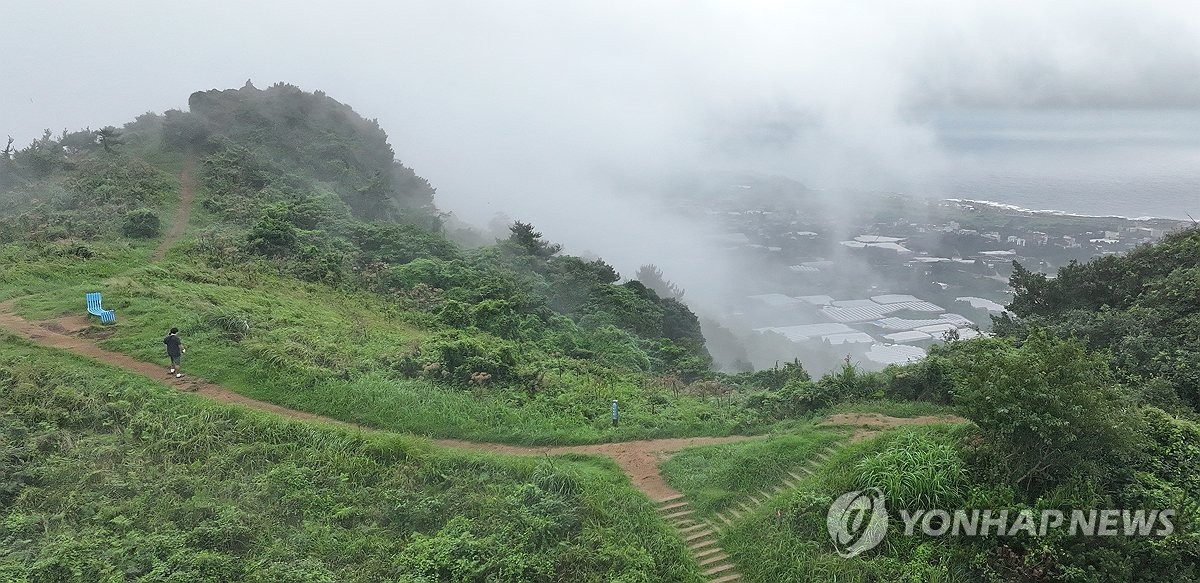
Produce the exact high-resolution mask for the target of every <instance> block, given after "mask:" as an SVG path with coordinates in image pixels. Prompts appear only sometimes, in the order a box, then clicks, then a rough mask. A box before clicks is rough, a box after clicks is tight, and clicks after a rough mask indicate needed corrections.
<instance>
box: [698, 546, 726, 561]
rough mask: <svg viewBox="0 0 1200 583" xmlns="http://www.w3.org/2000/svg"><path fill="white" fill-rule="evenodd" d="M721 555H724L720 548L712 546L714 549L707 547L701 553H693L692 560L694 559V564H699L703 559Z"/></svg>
mask: <svg viewBox="0 0 1200 583" xmlns="http://www.w3.org/2000/svg"><path fill="white" fill-rule="evenodd" d="M723 554H725V552H724V551H722V550H721V547H715V546H714V547H708V548H707V549H704V550H701V551H696V552H693V553H692V558H694V559H696V562H700V561H703V560H704V559H706V558H708V557H711V556H713V555H723Z"/></svg>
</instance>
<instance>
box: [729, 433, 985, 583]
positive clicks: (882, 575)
mask: <svg viewBox="0 0 1200 583" xmlns="http://www.w3.org/2000/svg"><path fill="white" fill-rule="evenodd" d="M955 431H956V430H954V429H949V428H947V427H945V426H936V427H910V428H902V429H897V430H895V431H892V432H888V433H887V434H885V435H883V436H880V437H878V438H876V439H871V440H867V441H864V442H860V443H855V444H850V445H847V446H846V447H844V448H842V449H840V450H838V451H837V452H836V453H834V454H833V455H832V456H831V457H830V459H829V461H828V462H826V463H825V464H823V465H822V466H821V467H820V468H819V469H818V470H817V471H815V472H814V473H812V474H811V475H808V476H806V477H805V478H804V479H803V480H801V481H799V482H798V484H797V487H796V488H795V489H793V490H787V491H784V492H783V493H781V494H780V495H778V496H775V497H772V498H771V499H769V500H768V501H767V502H766V503H765V504H763V505H762V506H760V507H758V508H757V509H756V511H755V512H753V513H751V514H749V515H745V516H743V517H741V518H740V519H739V520H738V521H736V522H735V523H734V524H733V526H732V527H731V528H730V529H728V530H725V531H723V532H722V535H721V544H722V546H723V548H724V550H725V551H726V552H728V553H729V554H730V555H731V556H732V557H733V558H734V560H735V561H736V563H737V565H738V569H739V571H740V572H741V573H742V575H743V577H744V580H746V581H751V582H761V583H773V582H775V581H798V582H810V581H811V582H814V583H816V582H826V581H846V582H870V581H911V582H913V583H917V582H924V581H932V582H941V581H965V580H970V579H968V578H967V577H966V575H965V573H964V571H965V569H966V568H967V566H968V565H969V564H970V562H971V560H970V557H969V556H964V555H963V554H962V553H963V552H965V551H964V549H963V548H960V547H955V546H953V545H954V544H955V543H954V541H948V540H947V539H925V538H920V537H905V536H903V535H902V534H899V533H898V529H902V528H903V525H902V523H900V521H899V520H898V518H896V517H895V515H893V518H892V520H891V524H890V530H889V532H888V535H887V536H886V537H885V538H884V540H883V543H882V544H881V545H880V546H879V547H877V548H876V549H874V550H871V551H868V552H867V553H865V554H863V555H860V556H858V557H855V558H853V559H845V558H842V557H841V556H839V555H837V554H836V552H835V550H834V548H833V545H832V542H831V541H830V537H829V533H828V530H827V527H826V513H827V511H828V509H829V505H830V503H832V501H833V500H834V499H835V498H837V497H838V496H840V495H841V494H843V493H845V492H848V491H852V490H859V489H863V488H867V487H871V486H875V487H883V488H887V487H888V486H889V482H886V481H885V482H876V481H875V480H876V478H878V477H879V476H878V475H877V474H874V473H873V472H874V470H875V469H877V468H879V467H881V466H882V465H886V464H891V467H892V471H891V472H890V473H889V474H888V475H889V476H891V477H892V478H894V479H895V480H900V481H902V482H905V483H908V484H909V485H910V486H911V487H913V488H917V489H921V488H926V489H930V490H932V489H934V488H936V487H937V486H936V485H929V484H923V483H922V482H921V481H922V480H926V479H928V478H929V473H930V468H929V467H928V466H926V465H923V464H912V465H910V464H908V463H907V460H908V459H913V460H921V459H923V457H928V456H923V455H922V453H921V452H919V451H916V449H917V448H920V447H925V446H928V447H929V448H931V449H932V450H935V451H939V452H940V451H942V448H945V447H949V448H953V447H954V444H955V443H956V441H957V434H956V433H955ZM935 457H936V456H935ZM934 473H936V472H934ZM892 483H895V482H892ZM910 494H911V492H910ZM890 500H891V498H889V501H890ZM889 508H891V509H894V508H895V507H894V506H893V505H891V504H889Z"/></svg>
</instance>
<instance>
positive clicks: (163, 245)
mask: <svg viewBox="0 0 1200 583" xmlns="http://www.w3.org/2000/svg"><path fill="white" fill-rule="evenodd" d="M195 170H196V158H195V157H194V156H189V157H188V159H187V161H186V162H184V163H183V171H182V172H180V173H179V210H178V211H177V212H176V213H175V218H174V219H172V220H171V228H170V229H167V234H166V236H165V237H163V240H162V241H161V242H160V243H159V244H158V248H157V249H155V250H154V255H152V256H150V261H158V260H160V259H162V258H163V256H165V255H166V254H167V251H168V250H170V249H171V246H172V245H174V244H175V242H176V241H178V240H179V237H181V236H183V231H184V230H186V229H187V225H188V220H189V218H190V217H191V216H192V201H193V200H194V199H195V198H196V182H195V180H194V179H193V177H192V173H193V172H194V171H195Z"/></svg>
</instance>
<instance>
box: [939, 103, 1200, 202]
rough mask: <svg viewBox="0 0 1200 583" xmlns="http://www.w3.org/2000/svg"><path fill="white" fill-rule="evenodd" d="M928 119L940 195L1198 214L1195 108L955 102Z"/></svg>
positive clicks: (1198, 117)
mask: <svg viewBox="0 0 1200 583" xmlns="http://www.w3.org/2000/svg"><path fill="white" fill-rule="evenodd" d="M932 127H934V129H935V131H936V135H937V138H938V140H939V142H940V143H941V146H942V148H943V150H944V151H945V152H946V153H947V156H948V160H949V165H948V168H947V169H946V170H945V171H944V173H943V175H942V176H940V177H939V181H938V184H937V185H936V186H934V188H935V189H936V190H937V191H938V193H939V194H940V195H942V196H945V197H954V198H965V199H975V200H989V201H995V202H999V203H1005V204H1011V205H1016V206H1019V207H1024V208H1030V209H1047V210H1058V211H1064V212H1068V213H1073V214H1085V215H1117V216H1127V217H1141V216H1153V217H1167V218H1176V219H1186V218H1188V215H1191V217H1194V218H1195V219H1197V220H1200V110H1154V111H1145V110H1040V111H1007V110H1001V111H998V110H960V111H952V112H941V113H939V114H936V115H935V116H934V117H933V119H932Z"/></svg>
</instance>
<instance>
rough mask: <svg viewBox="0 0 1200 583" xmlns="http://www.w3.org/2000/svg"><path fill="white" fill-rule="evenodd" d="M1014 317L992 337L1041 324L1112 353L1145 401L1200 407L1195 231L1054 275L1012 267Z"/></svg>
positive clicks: (1199, 273) (1198, 233)
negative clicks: (1048, 275)
mask: <svg viewBox="0 0 1200 583" xmlns="http://www.w3.org/2000/svg"><path fill="white" fill-rule="evenodd" d="M1011 283H1012V287H1013V290H1014V291H1015V292H1016V295H1015V296H1014V297H1013V301H1012V304H1011V305H1010V306H1009V309H1010V310H1011V311H1012V313H1013V314H1014V315H1015V318H1012V317H1007V316H1006V317H1002V318H1000V319H998V320H997V322H996V330H997V332H998V333H1001V334H1007V335H1016V336H1024V335H1025V334H1027V333H1028V332H1027V331H1028V329H1029V328H1030V327H1044V328H1047V329H1049V330H1051V331H1052V332H1054V333H1055V334H1058V335H1060V336H1064V337H1074V338H1079V339H1081V340H1083V341H1085V342H1086V343H1087V345H1088V346H1089V347H1090V348H1092V349H1094V350H1107V351H1109V352H1111V354H1112V360H1111V362H1112V365H1113V368H1114V370H1115V371H1116V372H1117V373H1118V374H1119V375H1120V376H1121V377H1122V378H1123V379H1124V381H1125V382H1126V383H1127V384H1129V385H1131V386H1135V387H1137V389H1138V392H1139V398H1140V399H1141V400H1142V401H1143V402H1146V403H1149V404H1153V405H1156V406H1159V407H1163V408H1166V409H1170V410H1176V411H1178V410H1180V409H1181V406H1182V405H1184V404H1186V405H1187V406H1190V407H1191V408H1192V409H1196V408H1198V407H1200V228H1191V229H1186V230H1181V231H1177V232H1174V233H1170V234H1168V235H1167V236H1166V237H1165V238H1164V239H1163V240H1162V241H1161V242H1159V243H1157V244H1153V245H1144V246H1142V247H1139V248H1138V249H1136V250H1134V251H1133V252H1131V253H1129V254H1126V255H1110V256H1105V257H1101V258H1098V259H1095V260H1092V261H1090V262H1088V263H1072V264H1070V265H1067V266H1065V267H1063V268H1061V269H1059V271H1058V274H1057V276H1056V277H1052V278H1051V277H1047V276H1046V275H1045V274H1041V273H1034V272H1031V271H1029V270H1028V269H1026V268H1024V267H1023V266H1021V265H1019V264H1015V265H1014V266H1013V274H1012V278H1011Z"/></svg>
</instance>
